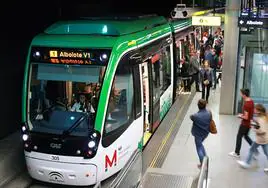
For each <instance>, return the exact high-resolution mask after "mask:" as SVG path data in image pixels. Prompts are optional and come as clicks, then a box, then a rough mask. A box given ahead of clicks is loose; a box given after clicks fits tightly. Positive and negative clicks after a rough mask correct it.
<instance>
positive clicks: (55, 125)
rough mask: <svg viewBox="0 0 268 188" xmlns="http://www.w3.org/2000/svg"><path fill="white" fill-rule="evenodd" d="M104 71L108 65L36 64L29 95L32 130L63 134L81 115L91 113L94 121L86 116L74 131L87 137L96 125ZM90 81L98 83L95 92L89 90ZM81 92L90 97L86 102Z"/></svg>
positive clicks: (31, 71) (77, 134)
mask: <svg viewBox="0 0 268 188" xmlns="http://www.w3.org/2000/svg"><path fill="white" fill-rule="evenodd" d="M104 70H105V67H104V66H86V65H85V66H74V65H68V66H62V65H50V64H42V63H32V64H31V69H30V73H29V76H30V83H29V84H30V85H29V86H30V87H29V95H28V104H29V105H28V106H29V115H28V120H29V121H28V123H29V127H30V130H31V131H34V132H45V133H51V134H62V132H63V131H64V130H67V129H68V128H70V127H71V126H72V125H73V123H74V122H75V120H77V118H80V117H83V116H84V115H87V114H88V113H91V115H93V116H88V117H90V118H92V117H93V118H92V119H93V121H90V123H89V121H86V119H87V118H85V119H84V121H83V122H81V124H80V125H79V126H78V127H77V128H75V130H74V131H73V132H72V133H71V135H74V136H87V135H88V130H89V129H91V128H93V126H94V114H95V112H96V110H97V104H98V100H99V99H98V94H97V92H98V90H99V89H98V88H97V86H98V85H100V84H101V83H102V77H101V75H100V74H99V72H103V71H104ZM96 72H97V73H96ZM88 83H92V85H96V87H93V86H92V88H91V89H92V93H89V92H87V91H85V86H86V85H87V84H88ZM93 83H94V84H93ZM81 94H83V95H84V96H85V97H86V98H85V100H84V101H78V100H80V96H81ZM93 99H94V101H93ZM79 102H81V103H80V104H79ZM75 104H77V105H75ZM78 104H79V106H78ZM82 107H84V108H82ZM88 119H89V118H88ZM92 119H90V120H92Z"/></svg>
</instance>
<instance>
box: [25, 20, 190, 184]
mask: <svg viewBox="0 0 268 188" xmlns="http://www.w3.org/2000/svg"><path fill="white" fill-rule="evenodd" d="M190 31H191V32H193V28H192V26H191V20H190V19H183V20H177V21H175V22H173V21H168V20H167V19H166V18H164V17H161V16H154V15H150V16H137V17H128V18H119V17H117V18H115V19H109V18H105V19H101V18H94V19H91V18H86V19H85V18H84V19H81V20H74V21H72V20H71V21H60V22H57V23H55V24H53V25H51V26H50V27H48V28H47V29H46V30H45V31H44V32H43V33H40V34H39V35H37V36H35V37H34V38H33V40H32V42H31V45H30V48H29V53H28V57H27V62H26V66H25V74H24V84H23V105H22V106H23V107H22V123H23V124H22V139H23V144H24V154H25V159H26V164H27V169H28V172H29V174H30V176H31V177H32V178H33V179H36V180H40V181H44V182H49V183H55V184H63V185H79V186H85V185H93V184H96V183H97V182H99V181H102V180H105V179H107V178H108V177H110V176H112V175H113V174H115V173H117V172H118V171H119V170H121V169H122V168H123V166H124V165H125V164H126V163H127V161H128V160H129V158H130V157H131V155H132V154H133V152H134V151H135V150H136V149H142V148H143V147H144V145H145V144H146V143H147V141H148V138H149V137H150V136H151V135H152V134H153V133H154V131H155V130H156V129H157V127H158V126H159V124H160V122H161V121H162V120H163V118H164V117H165V115H166V113H167V112H168V110H169V109H170V108H171V106H172V104H173V102H174V97H175V92H176V87H177V85H176V74H175V72H176V70H175V67H176V62H177V61H178V56H179V55H180V53H181V52H180V51H178V50H177V47H176V46H178V44H177V42H178V40H179V39H180V37H181V36H182V33H183V32H185V33H187V32H190ZM185 33H184V34H185Z"/></svg>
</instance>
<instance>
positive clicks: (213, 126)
mask: <svg viewBox="0 0 268 188" xmlns="http://www.w3.org/2000/svg"><path fill="white" fill-rule="evenodd" d="M209 132H210V133H211V134H217V132H218V131H217V127H216V124H215V121H214V120H213V119H211V121H210V124H209Z"/></svg>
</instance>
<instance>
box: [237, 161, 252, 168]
mask: <svg viewBox="0 0 268 188" xmlns="http://www.w3.org/2000/svg"><path fill="white" fill-rule="evenodd" d="M237 163H238V164H239V165H240V166H241V167H242V168H249V167H250V165H249V164H248V163H246V162H245V161H237Z"/></svg>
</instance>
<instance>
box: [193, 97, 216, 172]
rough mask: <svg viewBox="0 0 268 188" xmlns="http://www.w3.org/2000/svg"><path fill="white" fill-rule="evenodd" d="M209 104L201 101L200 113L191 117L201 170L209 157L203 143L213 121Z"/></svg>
mask: <svg viewBox="0 0 268 188" xmlns="http://www.w3.org/2000/svg"><path fill="white" fill-rule="evenodd" d="M206 105H207V102H206V101H205V100H204V99H200V100H199V101H198V103H197V106H198V109H199V111H198V112H197V113H195V114H193V115H191V116H190V119H191V120H192V121H193V127H192V131H191V132H192V135H193V136H194V140H195V146H196V151H197V155H198V157H199V160H200V164H199V165H198V168H201V166H202V162H203V159H204V157H205V156H206V155H207V154H206V150H205V148H204V146H203V141H204V140H205V139H206V138H207V136H208V134H209V133H210V123H211V120H212V114H211V112H210V111H208V110H207V109H206Z"/></svg>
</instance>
